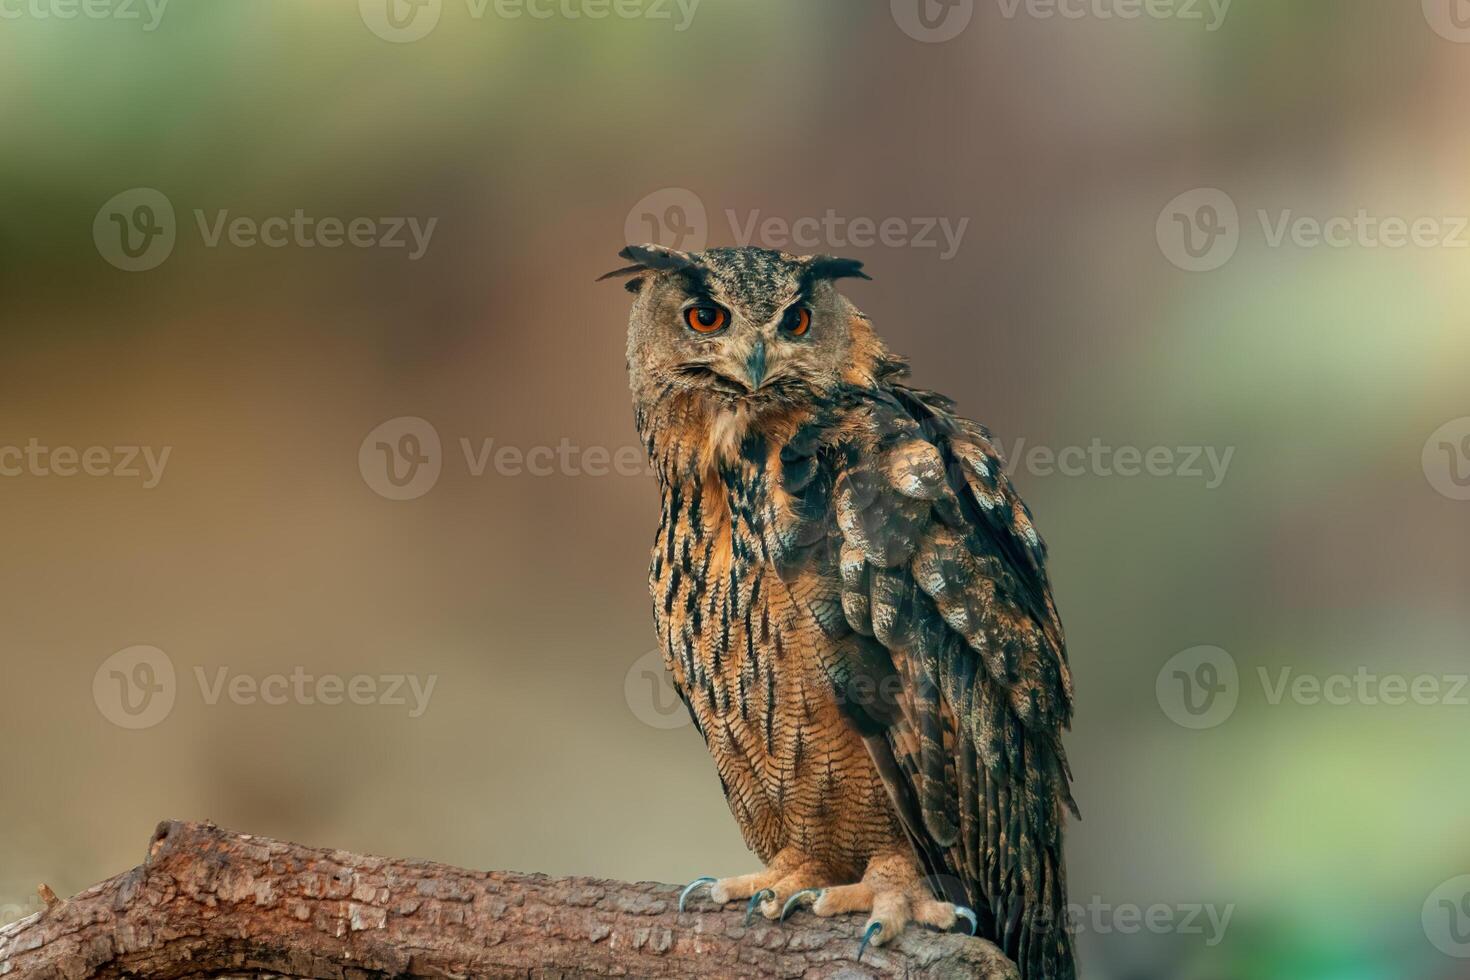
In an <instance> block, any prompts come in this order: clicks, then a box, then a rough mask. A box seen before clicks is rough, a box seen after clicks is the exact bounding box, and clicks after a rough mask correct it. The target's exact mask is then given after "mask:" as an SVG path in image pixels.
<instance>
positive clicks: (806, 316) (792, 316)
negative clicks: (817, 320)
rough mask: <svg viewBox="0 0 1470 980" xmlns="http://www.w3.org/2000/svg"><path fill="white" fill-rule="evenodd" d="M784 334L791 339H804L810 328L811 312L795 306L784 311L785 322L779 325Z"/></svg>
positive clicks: (803, 307)
mask: <svg viewBox="0 0 1470 980" xmlns="http://www.w3.org/2000/svg"><path fill="white" fill-rule="evenodd" d="M781 325H782V326H783V327H785V328H786V332H787V333H789V334H791V336H793V337H804V336H806V332H807V331H808V330H810V329H811V328H812V311H811V310H809V309H807V308H806V307H805V306H797V307H794V308H792V309H790V310H787V311H786V320H785V322H784V323H782V324H781Z"/></svg>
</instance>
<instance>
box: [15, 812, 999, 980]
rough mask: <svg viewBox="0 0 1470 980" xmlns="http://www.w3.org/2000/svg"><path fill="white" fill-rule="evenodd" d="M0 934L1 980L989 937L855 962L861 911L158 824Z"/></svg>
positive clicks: (544, 963) (967, 963)
mask: <svg viewBox="0 0 1470 980" xmlns="http://www.w3.org/2000/svg"><path fill="white" fill-rule="evenodd" d="M42 887H43V889H44V891H43V893H42V894H43V896H44V897H46V898H47V908H46V909H44V910H43V911H41V912H38V913H36V914H35V915H33V916H30V917H29V918H26V919H22V920H21V921H19V922H16V923H13V924H11V925H9V926H7V927H5V928H3V929H0V977H3V978H4V980H90V978H108V980H110V978H121V977H137V978H143V980H176V978H186V977H206V976H219V975H221V974H237V975H239V974H244V975H261V974H276V975H282V976H288V977H300V978H311V980H378V978H384V980H386V978H398V977H411V978H419V977H422V978H432V980H468V978H481V977H484V978H510V977H517V978H526V977H548V978H552V977H554V978H582V977H612V976H635V977H690V976H709V977H754V978H776V977H801V976H806V977H826V978H857V977H905V978H918V977H925V978H950V977H980V978H1007V980H1015V978H1016V971H1015V967H1014V966H1013V965H1012V964H1011V962H1010V961H1009V960H1007V959H1006V958H1005V956H1004V955H1003V954H1002V953H1001V952H1000V951H999V950H998V949H996V948H995V947H994V946H992V945H991V944H990V943H987V942H983V941H982V940H979V939H970V938H969V937H967V936H962V935H954V934H950V935H940V934H937V933H933V932H928V931H925V930H922V929H920V928H918V927H910V929H909V930H908V931H907V932H906V933H905V934H904V935H903V936H901V937H899V938H898V939H897V940H895V941H894V942H893V943H891V944H889V945H887V946H883V947H880V948H872V947H870V948H869V949H868V951H867V952H866V953H865V954H864V956H863V959H862V961H861V962H858V961H857V959H856V957H857V952H858V942H859V939H860V937H861V929H862V925H863V919H862V917H861V916H847V917H841V918H832V919H822V918H818V917H816V916H814V915H812V914H811V913H810V912H807V911H804V910H803V911H798V912H796V913H794V914H793V915H792V917H791V918H790V919H788V920H787V921H786V922H784V923H772V922H769V921H767V920H766V919H764V918H762V917H761V916H759V915H757V916H756V918H755V919H754V920H753V921H752V923H751V925H749V926H745V925H744V924H743V919H744V915H745V912H744V908H743V905H742V907H741V908H739V909H736V908H734V907H733V906H732V907H730V908H727V909H725V910H715V909H713V908H712V907H711V906H710V905H709V903H708V901H707V900H706V901H700V900H699V899H698V898H697V897H691V899H690V905H689V909H690V910H689V911H688V912H686V913H684V914H680V913H679V912H678V894H679V889H678V888H677V887H676V886H673V885H661V884H655V883H651V882H638V883H636V884H630V883H626V882H617V881H599V880H596V879H592V878H548V877H546V876H545V875H535V874H516V873H512V872H505V871H489V872H485V871H464V870H461V869H458V868H451V867H448V866H446V865H442V864H432V863H429V862H425V861H400V860H392V859H388V858H379V857H368V856H364V855H360V854H350V853H348V852H346V851H333V850H320V849H316V848H309V847H302V846H300V845H298V844H288V843H284V842H281V841H274V840H268V839H266V838H262V837H251V836H249V835H241V834H231V833H228V832H226V831H223V830H220V829H219V828H217V827H215V826H214V825H212V824H195V823H180V822H169V823H163V824H160V825H159V827H158V829H157V830H156V831H155V832H154V834H153V838H152V840H151V842H150V843H149V846H148V856H147V858H146V859H145V860H144V862H143V863H142V864H141V865H139V866H138V867H136V868H134V869H133V870H132V871H128V872H126V873H124V874H121V875H118V876H117V877H115V878H111V879H109V880H107V881H104V882H102V883H101V884H98V885H94V886H93V887H91V888H89V889H87V890H86V891H84V892H82V893H81V894H79V895H76V896H74V897H72V898H70V899H68V900H65V901H61V900H57V899H56V898H55V896H54V895H50V894H49V892H50V889H49V888H45V886H42Z"/></svg>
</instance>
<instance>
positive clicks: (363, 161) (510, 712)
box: [0, 0, 1470, 980]
mask: <svg viewBox="0 0 1470 980" xmlns="http://www.w3.org/2000/svg"><path fill="white" fill-rule="evenodd" d="M160 3H161V0H153V3H152V4H151V5H150V4H149V3H147V2H145V0H133V2H130V3H126V4H124V3H122V2H120V0H118V2H113V0H108V2H105V3H104V2H101V0H98V2H94V3H93V4H92V5H90V6H88V7H86V8H80V7H77V6H76V5H74V4H71V3H69V2H68V0H10V2H9V3H0V133H3V134H4V136H3V142H4V151H3V153H0V205H3V206H0V298H3V300H0V352H3V359H0V534H3V541H4V545H5V547H4V548H3V551H0V624H3V629H0V670H3V672H0V746H3V749H4V750H3V751H0V922H3V921H7V920H10V919H14V918H18V917H20V916H22V915H26V914H29V913H30V912H33V911H35V910H36V908H38V907H39V906H38V904H37V900H36V899H35V898H34V894H35V893H34V888H35V885H36V883H37V882H39V881H46V882H49V883H50V884H51V885H53V886H54V887H55V888H56V890H57V892H58V893H60V894H62V895H68V894H71V893H73V892H75V891H77V890H80V889H81V888H83V887H85V886H87V885H88V884H91V883H92V882H94V881H97V880H99V879H102V878H104V877H106V876H109V875H112V874H114V873H116V872H119V871H122V870H124V869H126V868H129V867H131V866H133V865H134V864H136V863H138V862H139V861H140V860H141V858H142V857H143V850H144V843H145V841H146V839H147V835H148V834H149V832H150V831H151V830H152V828H153V826H154V824H155V822H156V821H158V820H159V819H162V818H166V817H167V818H174V817H177V818H189V819H203V818H206V817H207V818H212V819H214V820H215V821H217V822H219V823H220V824H222V825H224V826H226V827H229V828H231V829H236V830H240V831H247V832H253V833H258V834H263V835H270V836H275V837H281V838H287V839H291V840H296V841H301V842H304V843H309V844H317V845H324V846H337V847H343V848H350V849H353V850H361V851H368V852H375V853H386V854H392V855H400V856H413V857H421V858H428V859H435V860H439V861H445V862H450V863H452V864H456V865H464V866H470V867H479V868H514V869H524V870H539V871H545V872H548V873H552V874H568V873H580V874H591V875H599V876H607V877H618V878H632V879H645V878H647V879H658V880H663V881H671V882H683V881H687V880H689V879H692V878H694V877H696V876H698V875H705V874H709V875H728V874H735V873H743V872H745V871H749V870H752V869H753V861H754V859H753V858H752V857H751V856H750V855H748V854H747V853H746V851H745V849H744V847H743V845H742V843H741V841H740V837H739V834H738V832H737V830H736V827H735V824H734V821H733V819H732V818H731V817H730V815H729V813H728V811H727V809H726V807H725V804H724V801H723V799H722V797H721V795H720V789H719V783H718V781H717V779H716V777H715V775H714V772H713V771H712V766H711V764H710V762H709V760H708V757H707V755H706V753H705V750H704V748H703V746H702V744H701V742H700V740H699V737H698V736H697V734H696V733H695V732H694V730H693V729H692V728H691V727H689V725H688V724H687V721H686V720H685V719H683V718H681V717H680V715H681V711H680V710H675V707H674V704H673V701H672V695H671V693H670V692H669V691H668V689H667V688H666V687H661V686H660V684H661V683H662V681H661V679H660V670H659V668H658V659H657V656H656V654H652V653H651V652H650V651H652V650H653V647H654V641H653V630H652V623H651V619H650V613H649V601H648V595H647V586H646V581H647V567H648V544H649V540H650V538H651V535H652V533H653V529H654V527H655V524H656V521H657V512H658V511H657V507H658V504H657V495H656V489H655V486H654V483H653V481H652V479H651V477H649V476H647V475H646V474H645V473H644V472H643V468H642V465H641V457H640V456H639V455H638V451H637V450H638V443H637V439H636V436H635V434H634V431H633V423H632V413H631V409H630V407H629V398H628V393H627V388H626V378H625V374H624V366H623V344H624V336H623V328H624V323H625V320H626V313H627V307H628V297H627V295H626V294H624V293H623V292H622V291H621V290H619V289H618V287H617V286H616V285H614V284H609V283H602V284H596V283H594V282H593V280H594V278H595V277H596V276H597V275H599V274H600V273H602V272H605V271H607V270H608V269H611V268H613V267H615V266H616V265H618V264H620V263H619V261H618V259H617V257H616V255H615V253H616V252H617V250H618V249H619V248H620V247H621V246H622V244H623V242H624V240H625V239H626V238H629V237H632V238H635V239H640V240H646V239H658V240H660V241H663V242H664V243H665V244H670V245H678V246H680V247H684V248H697V247H701V246H703V245H704V244H706V243H707V244H710V245H731V244H743V243H753V244H763V245H768V246H773V247H783V248H786V249H788V250H790V251H794V252H810V251H823V252H835V253H839V254H843V255H849V256H852V257H856V258H860V259H862V260H863V261H864V262H866V263H867V268H868V271H869V272H871V273H872V275H873V277H874V281H873V282H853V283H849V284H846V285H845V292H846V293H847V295H849V296H850V297H851V298H852V299H853V300H854V302H856V303H857V304H858V305H859V306H861V307H862V308H863V309H864V310H865V311H866V312H867V313H868V314H870V315H871V316H872V318H873V319H874V321H875V323H876V324H877V326H878V328H879V330H880V332H881V333H882V334H883V335H884V336H885V337H886V338H887V340H888V342H889V344H890V346H892V347H893V348H894V349H895V350H897V351H899V352H901V353H904V354H907V355H908V356H909V357H910V358H911V359H912V362H913V365H914V374H915V378H916V380H917V381H918V383H920V384H922V385H924V386H926V387H932V388H937V389H939V390H942V391H945V392H947V393H949V394H950V395H951V396H953V397H954V398H955V399H956V400H957V401H958V402H959V404H960V406H961V408H962V409H963V411H964V412H965V413H966V414H968V415H971V416H973V417H975V418H977V419H979V420H981V421H983V422H985V423H986V424H987V425H989V426H990V427H991V428H992V429H993V430H994V431H995V433H996V435H997V437H998V439H999V440H1000V443H1001V445H1002V446H1003V448H1005V450H1006V451H1007V453H1008V455H1009V456H1010V459H1011V463H1012V465H1013V468H1014V473H1013V478H1014V479H1015V481H1016V482H1017V484H1018V485H1019V487H1020V488H1021V491H1022V493H1023V494H1024V495H1025V496H1026V498H1027V499H1028V501H1029V502H1030V504H1031V506H1032V509H1033V510H1034V512H1035V513H1036V516H1037V520H1038V522H1039V526H1040V528H1041V530H1042V532H1043V534H1044V535H1045V537H1046V538H1047V539H1048V541H1049V543H1050V545H1051V550H1052V555H1053V559H1052V569H1053V579H1054V582H1055V585H1056V592H1057V599H1058V602H1059V604H1060V607H1061V610H1062V614H1063V618H1064V620H1065V621H1066V624H1067V627H1068V634H1069V641H1070V648H1071V658H1072V663H1073V668H1074V673H1075V679H1076V687H1077V696H1078V710H1077V719H1076V725H1075V728H1074V731H1073V733H1072V735H1071V736H1070V738H1069V742H1068V744H1069V749H1070V752H1071V755H1072V759H1073V764H1074V767H1075V770H1076V774H1077V781H1076V787H1075V790H1076V795H1077V798H1078V800H1079V802H1080V804H1081V807H1082V810H1083V816H1084V819H1083V820H1082V821H1081V822H1080V823H1077V824H1075V825H1074V826H1073V828H1072V830H1071V833H1070V837H1069V842H1068V858H1069V866H1070V888H1071V894H1072V900H1073V902H1074V903H1075V905H1076V906H1077V910H1076V918H1077V923H1076V924H1077V928H1078V931H1079V933H1080V938H1079V943H1080V950H1081V956H1082V961H1083V970H1084V975H1085V976H1088V977H1092V978H1099V980H1101V978H1119V980H1124V978H1128V980H1135V978H1136V980H1143V978H1154V977H1157V978H1186V980H1190V978H1197V980H1232V978H1256V977H1261V978H1268V977H1269V978H1288V977H1289V978H1292V980H1360V978H1361V980H1369V978H1380V977H1381V978H1397V977H1412V978H1432V980H1438V978H1450V977H1465V976H1470V959H1466V958H1465V957H1467V956H1470V878H1464V877H1462V876H1464V875H1467V874H1470V821H1467V820H1466V812H1467V810H1470V780H1467V779H1466V778H1465V775H1464V761H1465V754H1466V748H1467V745H1470V689H1466V688H1465V687H1464V677H1465V676H1466V674H1467V673H1470V642H1467V641H1470V608H1467V601H1466V597H1467V592H1470V588H1467V587H1470V418H1467V417H1470V384H1467V369H1470V329H1467V328H1470V323H1467V319H1470V317H1467V314H1470V276H1467V275H1466V263H1467V262H1470V228H1467V224H1470V222H1467V220H1466V217H1465V216H1467V215H1470V184H1467V179H1466V175H1467V170H1466V159H1467V151H1470V129H1467V127H1466V125H1465V115H1464V107H1463V104H1462V101H1463V100H1462V97H1463V93H1464V92H1465V90H1466V86H1467V84H1470V43H1467V42H1470V3H1465V2H1463V0H1442V2H1441V0H1423V3H1422V4H1421V3H1420V2H1416V0H1402V2H1397V3H1392V4H1388V3H1382V2H1380V0H1289V2H1288V0H1235V2H1234V3H1224V0H1214V2H1213V3H1211V2H1209V0H1172V2H1171V0H1153V2H1151V3H1149V4H1147V5H1145V4H1140V3H1137V2H1133V0H1058V2H1045V0H947V2H945V3H940V2H938V0H923V3H922V4H921V3H920V2H919V0H892V3H890V2H889V0H861V2H858V0H803V2H801V3H799V4H798V3H783V2H778V0H702V2H697V3H696V2H694V0H684V2H683V3H679V2H676V0H620V3H619V4H618V5H617V6H613V5H610V4H607V3H606V2H605V0H554V2H553V0H524V2H522V0H499V2H497V0H488V4H484V3H480V2H479V0H419V2H416V3H410V2H408V0H391V2H390V0H361V2H360V3H359V2H356V0H315V2H305V0H296V2H287V0H210V2H207V3H205V2H200V0H173V2H172V3H167V4H162V5H161V6H160ZM599 15H602V16H599ZM1314 229H1315V231H1314ZM1314 692H1315V693H1314Z"/></svg>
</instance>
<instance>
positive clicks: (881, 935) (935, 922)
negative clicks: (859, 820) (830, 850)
mask: <svg viewBox="0 0 1470 980" xmlns="http://www.w3.org/2000/svg"><path fill="white" fill-rule="evenodd" d="M802 904H804V905H810V906H811V910H812V911H813V912H815V913H816V914H817V915H821V916H833V915H846V914H848V913H851V912H867V913H869V917H868V923H867V925H866V926H865V927H864V928H863V941H862V944H861V945H860V946H858V959H862V958H863V953H864V952H866V951H867V948H868V946H869V945H870V944H871V945H873V946H882V945H883V944H884V943H886V942H888V941H889V940H890V939H893V938H894V937H895V936H898V935H899V934H900V933H902V932H903V931H904V929H905V928H907V927H908V924H909V923H910V922H918V923H920V924H921V925H926V926H933V927H934V928H936V929H944V930H948V929H951V928H953V927H954V924H955V921H956V920H957V919H961V918H963V919H966V920H968V921H969V923H970V935H972V936H973V935H974V934H975V927H976V919H975V913H974V912H972V911H970V910H969V909H967V908H965V907H964V906H962V905H954V904H951V903H949V902H941V901H938V900H937V899H935V898H934V896H933V895H932V894H931V893H930V891H929V886H928V885H926V884H925V883H924V881H923V879H922V878H921V877H920V876H919V872H918V869H917V868H915V867H914V864H913V861H911V860H910V859H909V858H908V857H907V856H906V855H888V856H881V857H876V858H874V859H873V860H872V861H870V862H869V863H868V870H867V872H866V873H865V874H864V875H863V880H862V881H860V882H858V883H857V884H855V885H839V886H837V887H836V888H819V889H807V890H805V891H802V892H798V893H796V894H793V895H792V896H791V897H790V899H788V901H787V903H786V907H785V909H784V910H783V916H782V917H783V918H784V917H785V914H786V913H789V912H790V911H791V908H792V907H793V906H796V905H802Z"/></svg>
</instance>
